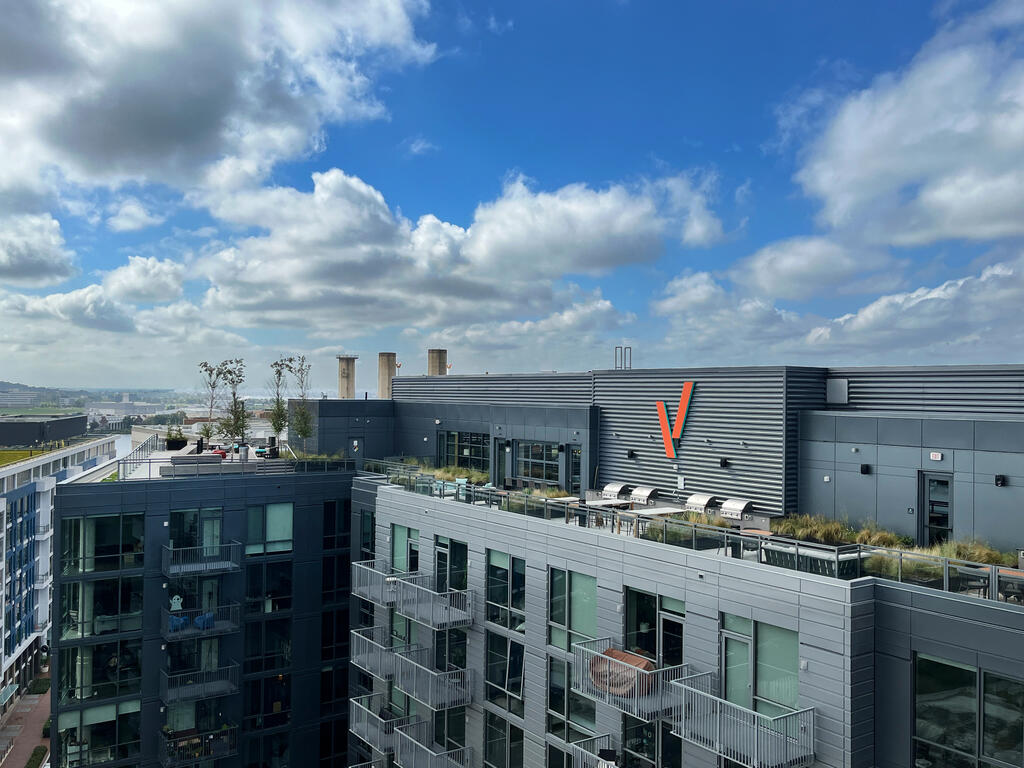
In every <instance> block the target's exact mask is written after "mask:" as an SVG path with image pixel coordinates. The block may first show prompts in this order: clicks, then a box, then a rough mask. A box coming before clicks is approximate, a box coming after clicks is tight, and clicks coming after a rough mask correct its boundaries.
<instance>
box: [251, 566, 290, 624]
mask: <svg viewBox="0 0 1024 768" xmlns="http://www.w3.org/2000/svg"><path fill="white" fill-rule="evenodd" d="M245 579H246V584H245V605H246V612H247V613H274V612H275V611H287V610H290V609H291V607H292V564H291V561H290V560H283V561H278V562H270V563H265V562H256V563H249V564H248V565H247V566H246V568H245Z"/></svg>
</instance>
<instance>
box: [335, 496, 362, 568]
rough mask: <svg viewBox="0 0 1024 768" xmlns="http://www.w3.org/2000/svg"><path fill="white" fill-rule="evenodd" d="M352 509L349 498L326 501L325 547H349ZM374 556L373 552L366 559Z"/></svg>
mask: <svg viewBox="0 0 1024 768" xmlns="http://www.w3.org/2000/svg"><path fill="white" fill-rule="evenodd" d="M351 510H352V504H351V502H350V501H349V500H348V499H345V500H343V501H325V502H324V549H348V539H349V537H348V531H349V526H350V520H351V517H352V514H351ZM372 557H373V555H372V554H371V555H370V557H367V558H364V559H366V560H370V559H372Z"/></svg>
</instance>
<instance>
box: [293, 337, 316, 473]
mask: <svg viewBox="0 0 1024 768" xmlns="http://www.w3.org/2000/svg"><path fill="white" fill-rule="evenodd" d="M312 367H313V366H312V364H310V363H307V362H306V356H305V355H299V356H298V357H296V358H293V360H292V363H291V374H292V376H293V377H294V378H295V387H296V389H298V390H299V404H298V405H297V406H295V411H294V413H292V418H291V425H292V430H293V431H294V432H295V436H296V437H298V438H299V439H300V440H302V452H303V453H308V452H309V451H308V449H307V446H306V441H307V440H308V439H309V438H311V437H312V436H313V413H312V412H311V411H310V410H309V370H310V368H312Z"/></svg>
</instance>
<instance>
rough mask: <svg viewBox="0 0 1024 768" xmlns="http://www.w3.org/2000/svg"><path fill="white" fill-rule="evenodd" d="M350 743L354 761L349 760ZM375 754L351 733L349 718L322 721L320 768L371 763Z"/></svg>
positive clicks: (262, 766) (339, 767) (262, 767)
mask: <svg viewBox="0 0 1024 768" xmlns="http://www.w3.org/2000/svg"><path fill="white" fill-rule="evenodd" d="M350 744H351V747H352V754H353V757H354V758H355V760H354V762H349V760H348V751H349V745H350ZM373 754H374V753H373V748H372V747H371V746H370V745H369V744H367V743H366V742H365V741H363V740H362V739H360V738H359V737H358V736H356V735H354V734H352V735H351V736H350V735H349V731H348V719H347V718H339V719H337V720H329V721H327V722H325V723H320V768H348V766H350V765H354V764H355V765H357V764H359V763H369V762H370V761H371V760H372V759H373ZM267 765H271V763H263V765H261V766H253V768H264V767H265V766H267ZM246 768H248V766H247V767H246ZM275 768H276V766H275Z"/></svg>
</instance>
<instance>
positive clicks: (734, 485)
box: [594, 368, 785, 512]
mask: <svg viewBox="0 0 1024 768" xmlns="http://www.w3.org/2000/svg"><path fill="white" fill-rule="evenodd" d="M784 370H785V369H783V368H689V369H687V368H684V369H653V370H649V369H640V370H637V369H634V370H631V371H595V373H594V402H595V404H596V405H598V406H600V408H601V429H600V434H601V448H600V457H599V461H600V464H599V467H598V476H599V478H600V481H601V483H606V482H610V481H613V480H621V481H629V482H633V483H642V484H644V485H654V486H657V487H659V488H675V487H676V477H677V472H676V469H675V465H676V464H678V465H679V467H680V472H679V473H678V474H682V475H683V476H684V478H685V480H686V489H685V490H686V493H696V492H706V493H714V494H716V495H720V496H725V497H737V498H745V499H751V500H752V501H755V502H757V506H758V508H760V509H762V510H764V511H768V512H782V510H783V503H784V501H783V499H784V482H783V477H784V464H785V461H784V459H785V455H784V451H785V437H784V430H783V424H784V411H785V404H784ZM686 381H693V382H694V390H693V395H692V397H691V400H690V409H689V412H688V415H687V420H686V429H685V430H683V436H682V441H681V443H682V447H681V449H679V450H678V451H677V454H678V458H677V459H676V461H672V460H671V459H669V458H667V457H666V456H665V449H664V446H663V443H662V438H661V431H660V429H659V426H658V413H657V409H656V405H655V403H656V402H657V401H658V400H663V401H664V402H665V404H666V406H667V408H668V413H669V419H670V421H674V419H675V416H676V409H677V407H678V404H679V394H680V391H681V389H682V386H683V382H686ZM630 449H632V450H634V451H636V453H637V457H636V458H635V459H631V458H628V456H627V451H629V450H630ZM721 459H726V460H727V461H728V466H727V467H721V466H720V460H721Z"/></svg>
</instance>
